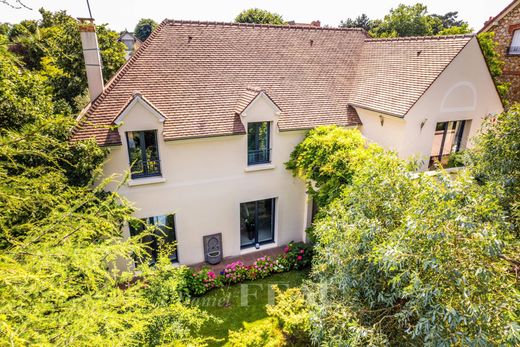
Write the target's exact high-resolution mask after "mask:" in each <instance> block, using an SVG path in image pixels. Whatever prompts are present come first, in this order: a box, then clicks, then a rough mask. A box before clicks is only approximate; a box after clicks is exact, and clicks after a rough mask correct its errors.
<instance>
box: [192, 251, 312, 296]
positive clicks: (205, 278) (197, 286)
mask: <svg viewBox="0 0 520 347" xmlns="http://www.w3.org/2000/svg"><path fill="white" fill-rule="evenodd" d="M311 261H312V246H311V245H308V244H306V243H303V242H290V243H289V245H287V246H286V247H285V249H284V253H283V254H282V255H280V256H278V257H277V258H275V259H273V258H271V257H269V256H264V257H261V258H258V259H257V260H256V261H255V262H254V263H253V264H252V265H250V266H246V265H244V263H242V262H241V261H240V260H238V261H235V262H233V263H231V264H228V265H226V267H225V268H224V270H222V271H221V272H220V273H218V274H217V273H215V272H213V271H211V270H210V269H208V268H205V269H202V270H199V271H194V270H191V269H190V270H188V273H186V277H187V281H186V283H187V289H185V290H186V291H187V292H188V293H189V294H190V295H196V296H198V295H203V294H205V293H206V292H208V291H209V290H211V289H213V288H218V287H221V286H223V285H231V284H237V283H241V282H244V281H246V280H256V279H260V278H265V277H267V276H269V275H271V274H273V273H281V272H285V271H291V270H293V269H295V270H303V269H305V268H306V267H309V266H310V265H311Z"/></svg>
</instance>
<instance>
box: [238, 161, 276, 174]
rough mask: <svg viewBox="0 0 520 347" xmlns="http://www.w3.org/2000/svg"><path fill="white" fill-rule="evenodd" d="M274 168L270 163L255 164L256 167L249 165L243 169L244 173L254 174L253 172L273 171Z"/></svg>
mask: <svg viewBox="0 0 520 347" xmlns="http://www.w3.org/2000/svg"><path fill="white" fill-rule="evenodd" d="M275 168H276V166H275V165H274V164H272V163H268V164H257V165H249V166H248V167H246V168H245V169H244V171H245V172H255V171H263V170H273V169H275Z"/></svg>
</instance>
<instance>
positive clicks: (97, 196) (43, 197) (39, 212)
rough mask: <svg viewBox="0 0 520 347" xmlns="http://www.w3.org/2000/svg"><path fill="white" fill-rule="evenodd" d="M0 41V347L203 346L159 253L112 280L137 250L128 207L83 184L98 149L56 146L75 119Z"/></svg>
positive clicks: (198, 315)
mask: <svg viewBox="0 0 520 347" xmlns="http://www.w3.org/2000/svg"><path fill="white" fill-rule="evenodd" d="M0 40H1V41H0V43H1V44H0V50H1V52H0V53H1V54H0V76H2V78H1V80H0V122H1V125H0V126H1V130H0V302H2V305H1V306H0V345H70V344H74V345H94V346H97V345H102V346H103V345H129V346H133V345H157V344H175V343H177V344H187V343H190V344H192V345H197V344H198V345H201V344H204V340H203V339H198V338H195V337H194V333H196V331H197V330H198V329H199V328H200V327H201V326H202V324H203V323H204V322H206V321H207V320H208V319H209V317H208V315H207V314H204V313H203V312H201V311H200V310H198V309H197V308H190V307H187V306H186V305H185V304H184V302H183V297H184V295H185V293H186V290H185V288H186V284H185V280H184V279H185V272H186V269H185V268H178V267H173V266H172V265H171V264H170V263H169V260H168V258H167V257H166V256H164V255H162V254H161V257H160V260H159V262H158V263H157V264H156V266H155V267H154V269H151V268H149V267H146V266H144V267H143V268H141V269H140V272H141V274H140V278H139V279H135V278H134V274H133V273H131V272H124V273H119V275H120V276H116V271H115V266H114V265H115V264H116V263H118V264H120V265H121V267H122V268H124V266H125V265H129V264H131V263H132V257H131V255H132V254H135V255H137V256H146V254H147V252H146V250H145V249H144V247H143V245H142V244H141V238H130V239H128V240H125V241H124V240H122V238H121V227H122V225H123V224H124V223H126V222H131V221H132V220H133V219H132V217H131V214H132V212H133V210H132V208H131V207H130V204H129V203H128V202H127V201H126V200H124V199H123V198H121V197H120V196H119V195H118V194H117V193H113V192H105V191H104V188H105V186H106V184H107V183H108V182H107V181H108V180H107V181H100V182H98V183H99V184H98V185H97V186H96V187H95V188H93V187H92V183H93V182H94V178H95V177H96V173H97V172H99V170H100V164H101V162H102V161H103V160H104V157H105V153H106V152H105V151H104V150H102V149H101V148H99V147H98V146H97V145H96V144H95V143H94V142H92V141H82V142H76V143H70V142H68V141H67V137H68V135H69V134H70V130H71V127H72V126H74V121H73V120H72V119H71V117H70V116H68V115H64V114H61V113H56V110H59V109H62V107H61V106H59V105H57V103H56V102H53V101H52V99H53V95H52V92H53V89H52V88H50V87H49V86H48V85H46V83H45V82H46V80H45V77H44V76H42V74H40V73H39V72H38V71H30V70H27V69H25V68H24V66H23V64H21V62H20V61H19V59H17V57H16V55H14V54H12V53H10V52H8V51H7V48H6V47H7V46H6V44H5V43H6V40H5V38H0ZM4 77H5V78H4ZM150 232H152V231H151V230H149V231H145V232H143V233H142V234H141V236H142V237H144V236H146V235H149V233H150ZM129 270H131V268H130V269H129ZM158 327H160V328H158Z"/></svg>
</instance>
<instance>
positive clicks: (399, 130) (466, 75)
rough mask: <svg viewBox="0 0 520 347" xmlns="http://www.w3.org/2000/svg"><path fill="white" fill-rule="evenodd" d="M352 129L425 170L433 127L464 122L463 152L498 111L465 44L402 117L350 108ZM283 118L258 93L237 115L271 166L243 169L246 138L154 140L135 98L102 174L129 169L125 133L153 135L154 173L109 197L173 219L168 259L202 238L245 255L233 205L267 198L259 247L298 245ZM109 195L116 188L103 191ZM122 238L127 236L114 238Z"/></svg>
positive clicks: (304, 221)
mask: <svg viewBox="0 0 520 347" xmlns="http://www.w3.org/2000/svg"><path fill="white" fill-rule="evenodd" d="M356 110H357V112H358V114H359V116H360V119H361V121H362V123H363V125H362V126H361V128H360V130H361V131H362V133H363V135H364V136H365V137H366V138H367V139H369V140H370V141H374V142H376V143H379V144H380V145H382V146H383V147H385V148H387V149H391V150H395V151H397V152H398V153H399V155H400V156H401V157H403V158H408V157H411V156H415V157H419V158H421V159H423V160H424V162H425V165H424V167H425V168H426V166H427V163H428V159H427V158H428V157H429V156H430V153H431V149H432V142H433V139H434V133H435V127H436V124H437V123H438V122H445V121H455V120H467V121H470V122H468V123H467V124H468V126H467V129H466V130H465V139H464V142H465V145H466V146H471V137H472V136H474V135H475V134H476V133H477V131H478V130H479V128H480V124H481V121H482V119H483V117H485V116H487V115H489V114H496V113H499V112H501V111H502V104H501V102H500V99H499V96H498V94H497V92H496V89H495V87H494V85H493V81H492V80H491V77H490V75H489V73H488V72H487V67H486V65H485V62H484V59H483V56H482V53H481V51H480V48H479V46H478V43H477V41H476V39H472V40H471V41H470V42H469V43H468V45H467V46H466V47H465V48H464V49H463V50H462V51H461V52H460V54H459V55H458V56H457V57H456V58H455V59H454V61H453V62H452V63H451V64H450V65H448V67H447V68H446V70H445V71H444V72H443V73H442V74H441V75H440V76H439V77H438V78H437V79H436V80H435V82H434V83H433V84H432V85H431V86H430V88H429V89H428V90H427V91H426V92H425V94H424V95H423V96H422V97H421V98H420V99H419V100H418V102H417V103H416V104H415V105H414V106H413V107H412V108H411V109H410V111H409V112H408V114H407V115H406V116H405V117H404V118H399V117H395V116H390V115H385V114H382V113H380V112H377V111H373V110H366V109H362V108H356ZM279 117H283V114H282V115H280V110H279V109H278V108H277V106H276V105H275V104H274V103H273V102H272V100H271V99H269V97H268V96H267V95H265V94H263V93H260V94H259V95H258V96H257V97H256V99H254V101H253V102H252V103H251V104H250V105H249V106H248V107H246V109H245V110H244V111H243V112H242V113H241V115H240V118H241V120H242V122H243V124H244V126H245V129H247V123H249V122H270V129H271V132H270V133H271V136H270V142H271V144H270V147H271V148H272V153H271V163H269V164H260V165H254V166H248V163H247V135H245V134H242V135H233V136H222V137H208V138H199V139H188V140H176V141H164V139H163V135H162V130H163V124H164V123H163V122H164V120H165V119H164V117H163V116H162V114H161V113H160V111H159V110H156V109H154V108H153V107H152V106H151V105H148V104H147V103H146V101H143V99H140V98H136V99H135V102H132V103H131V104H130V105H129V106H128V107H127V108H126V109H125V111H124V112H123V113H122V114H121V115H120V116H119V117H118V119H117V120H116V123H119V125H120V127H119V129H118V131H119V134H120V136H121V142H122V145H121V146H117V147H112V148H111V152H110V155H109V158H108V160H107V162H106V164H105V166H104V173H105V176H109V175H113V174H119V175H121V176H122V175H123V174H124V173H125V172H128V171H129V169H130V165H129V159H128V148H127V143H126V135H125V134H126V132H128V131H143V130H157V137H158V138H157V140H158V150H159V156H160V162H161V175H160V176H158V177H149V178H139V179H131V180H130V181H129V182H127V183H125V184H123V185H122V186H121V187H119V193H120V194H121V195H122V196H124V197H126V198H127V199H128V200H129V201H131V202H132V203H133V204H134V206H135V208H136V213H135V215H136V217H139V218H147V217H153V216H161V215H168V214H172V213H173V214H175V229H176V238H177V242H178V258H179V262H180V263H183V264H194V263H199V262H202V261H204V252H203V236H205V235H209V234H215V233H222V244H223V256H224V257H228V256H237V255H240V254H244V253H247V252H251V251H255V250H256V249H255V248H249V249H241V247H240V227H241V226H240V204H241V203H244V202H251V201H258V200H263V199H271V198H274V199H275V202H276V204H275V212H274V242H273V243H270V244H264V245H261V246H260V250H262V249H266V248H269V247H273V246H277V245H284V244H287V243H288V242H290V241H293V240H294V241H302V240H304V239H305V228H306V227H307V226H308V224H309V221H310V218H309V214H310V208H309V203H308V201H307V200H308V199H307V195H306V192H305V190H306V188H305V184H304V182H302V181H301V180H299V179H297V178H295V177H293V176H292V174H291V172H289V171H288V170H286V169H285V165H284V163H285V162H287V161H288V160H289V156H290V153H291V152H292V151H293V149H294V147H295V146H296V145H297V144H298V143H300V142H301V141H302V139H303V138H304V136H305V131H286V132H280V131H279V129H278V125H277V123H278V119H279ZM109 189H116V182H114V183H113V184H111V185H110V186H109ZM124 234H125V235H128V230H125V231H124Z"/></svg>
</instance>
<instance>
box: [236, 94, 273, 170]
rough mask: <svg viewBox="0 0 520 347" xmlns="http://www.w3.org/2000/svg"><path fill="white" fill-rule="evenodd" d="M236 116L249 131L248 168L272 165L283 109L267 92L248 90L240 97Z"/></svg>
mask: <svg viewBox="0 0 520 347" xmlns="http://www.w3.org/2000/svg"><path fill="white" fill-rule="evenodd" d="M236 114H237V115H239V116H240V119H241V121H242V123H243V124H244V128H245V129H247V166H248V167H251V166H257V165H264V166H265V165H270V164H271V162H272V160H273V158H272V148H273V145H274V141H273V139H274V137H273V136H272V134H273V132H274V130H275V129H277V126H278V118H279V116H280V114H281V109H280V107H278V105H277V104H276V103H275V102H274V101H273V99H271V97H270V96H269V95H268V94H267V92H266V91H264V90H260V89H254V88H247V89H246V90H245V91H244V93H243V95H242V96H241V97H240V99H239V102H238V105H237V109H236Z"/></svg>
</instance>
